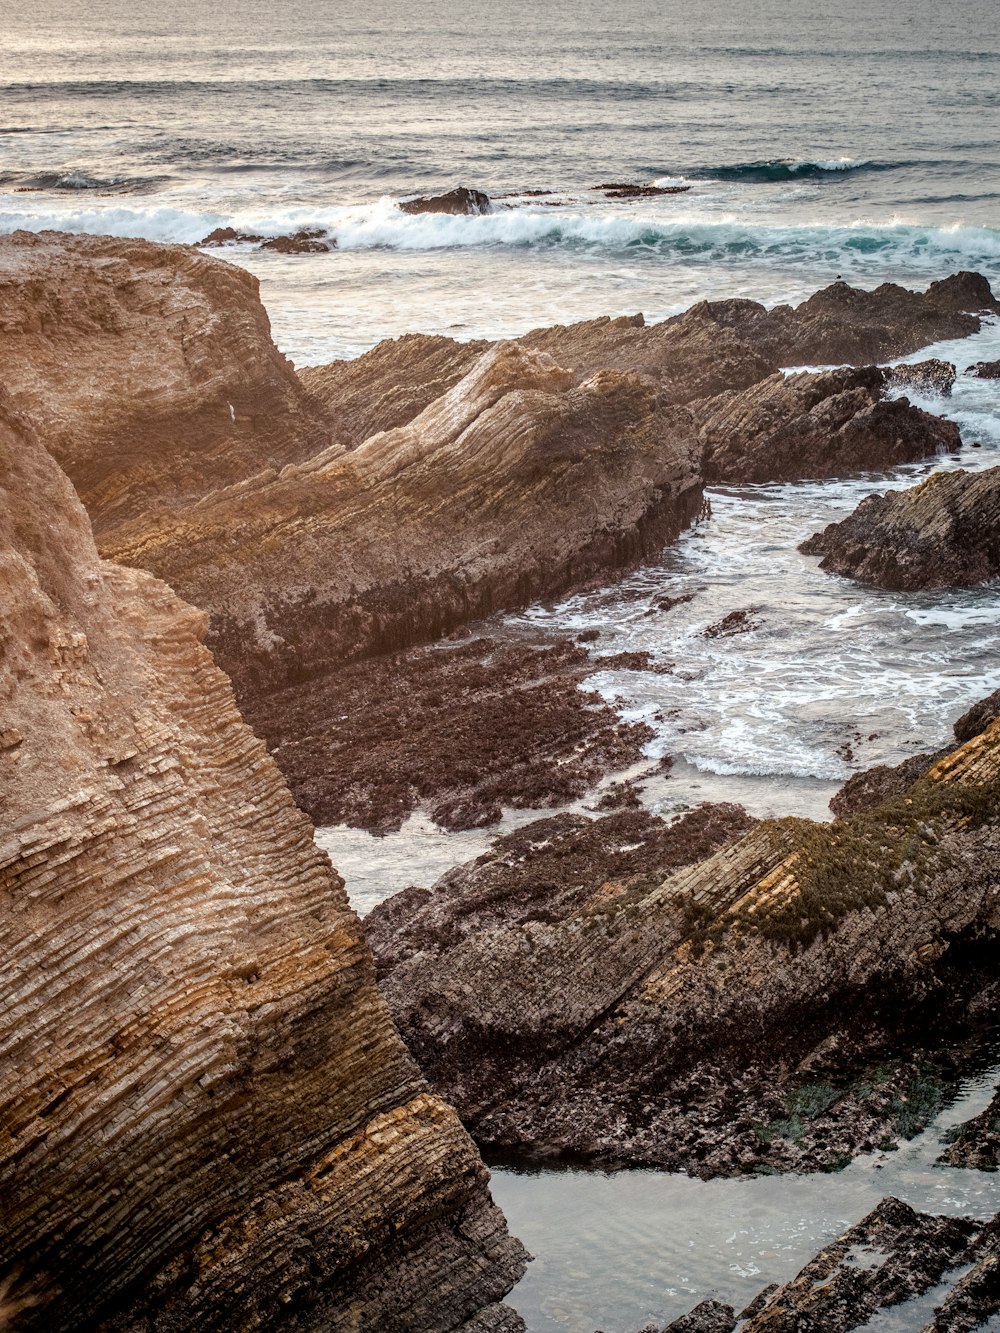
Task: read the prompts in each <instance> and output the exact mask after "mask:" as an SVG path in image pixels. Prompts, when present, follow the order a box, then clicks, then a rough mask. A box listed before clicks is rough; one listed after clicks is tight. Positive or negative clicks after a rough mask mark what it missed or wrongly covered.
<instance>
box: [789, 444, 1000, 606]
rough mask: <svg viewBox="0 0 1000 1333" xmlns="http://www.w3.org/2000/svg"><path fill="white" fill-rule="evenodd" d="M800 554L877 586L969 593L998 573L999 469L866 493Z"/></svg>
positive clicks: (946, 475)
mask: <svg viewBox="0 0 1000 1333" xmlns="http://www.w3.org/2000/svg"><path fill="white" fill-rule="evenodd" d="M799 550H800V551H802V552H804V553H805V554H806V555H819V556H822V557H823V558H822V560H821V561H820V568H821V569H826V570H829V571H830V572H831V573H833V574H844V575H846V576H847V577H848V578H853V579H858V580H859V581H860V582H862V583H871V584H874V585H875V586H876V587H879V588H890V589H894V590H895V589H898V590H912V589H915V588H949V587H958V588H970V587H974V586H975V585H976V584H977V583H985V582H986V581H987V580H988V579H993V578H996V577H997V575H1000V468H990V469H989V470H988V471H986V472H978V473H970V472H965V471H958V472H935V473H933V474H932V475H931V476H929V477H928V478H927V479H926V481H922V482H920V483H919V484H918V485H917V486H911V487H910V488H909V489H908V490H905V491H888V492H886V493H885V494H884V495H869V496H866V497H865V499H864V500H862V501H861V503H860V504H859V505H858V507H857V509H855V511H854V513H853V514H850V515H849V516H848V517H847V518H845V519H843V520H842V521H841V522H839V523H831V524H830V525H829V526H828V527H826V528H824V530H823V531H822V532H817V533H814V534H813V536H812V537H810V538H809V539H808V540H807V541H805V542H803V543H802V545H801V546H800V547H799Z"/></svg>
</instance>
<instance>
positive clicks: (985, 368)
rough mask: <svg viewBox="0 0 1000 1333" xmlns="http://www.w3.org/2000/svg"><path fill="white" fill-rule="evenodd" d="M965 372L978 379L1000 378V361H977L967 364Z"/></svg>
mask: <svg viewBox="0 0 1000 1333" xmlns="http://www.w3.org/2000/svg"><path fill="white" fill-rule="evenodd" d="M965 373H966V374H967V375H972V376H973V378H974V379H977V380H1000V361H977V362H976V364H975V365H974V366H967V367H966V371H965Z"/></svg>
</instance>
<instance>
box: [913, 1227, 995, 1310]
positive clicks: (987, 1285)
mask: <svg viewBox="0 0 1000 1333" xmlns="http://www.w3.org/2000/svg"><path fill="white" fill-rule="evenodd" d="M963 1257H964V1258H965V1259H971V1260H972V1261H973V1266H972V1268H971V1269H970V1270H969V1272H967V1273H965V1274H964V1275H963V1276H961V1277H960V1278H959V1280H958V1281H957V1282H956V1283H955V1285H954V1286H953V1287H952V1288H951V1290H950V1291H949V1292H948V1294H947V1296H945V1298H944V1300H943V1301H942V1302H941V1304H940V1305H939V1306H938V1307H937V1309H936V1310H935V1311H934V1318H933V1319H932V1320H931V1322H930V1323H929V1324H928V1325H927V1327H926V1328H925V1329H923V1330H922V1333H972V1330H973V1329H985V1328H987V1327H992V1326H993V1322H994V1321H995V1318H996V1315H997V1314H998V1312H1000V1217H994V1218H993V1220H992V1221H991V1222H989V1223H988V1224H987V1225H986V1227H984V1229H983V1231H982V1233H981V1234H980V1235H979V1236H978V1237H976V1239H975V1241H974V1242H973V1244H972V1245H970V1247H969V1250H968V1252H967V1254H966V1255H965V1256H963Z"/></svg>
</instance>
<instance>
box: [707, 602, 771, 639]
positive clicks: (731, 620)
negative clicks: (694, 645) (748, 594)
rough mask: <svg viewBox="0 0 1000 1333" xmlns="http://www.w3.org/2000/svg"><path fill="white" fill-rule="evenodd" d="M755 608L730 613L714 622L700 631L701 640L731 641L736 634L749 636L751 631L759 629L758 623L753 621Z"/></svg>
mask: <svg viewBox="0 0 1000 1333" xmlns="http://www.w3.org/2000/svg"><path fill="white" fill-rule="evenodd" d="M755 612H756V607H753V606H751V607H748V608H745V609H744V610H742V611H730V612H729V614H728V615H725V616H723V617H722V619H721V620H716V621H715V622H714V623H713V624H711V625H706V627H705V628H704V629H703V630H702V631H701V636H702V638H703V639H732V638H734V637H735V636H736V635H737V634H749V633H750V631H751V630H755V629H760V621H759V620H754V614H755Z"/></svg>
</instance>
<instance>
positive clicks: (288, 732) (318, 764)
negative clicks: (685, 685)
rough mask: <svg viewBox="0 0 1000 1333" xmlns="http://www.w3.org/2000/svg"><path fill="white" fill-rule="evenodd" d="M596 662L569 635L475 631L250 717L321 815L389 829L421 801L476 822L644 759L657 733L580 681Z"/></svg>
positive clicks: (464, 823) (468, 823)
mask: <svg viewBox="0 0 1000 1333" xmlns="http://www.w3.org/2000/svg"><path fill="white" fill-rule="evenodd" d="M595 669H596V667H595V664H594V663H593V662H592V661H591V659H590V658H589V657H588V655H587V653H586V652H584V650H583V649H582V648H579V647H577V646H576V645H574V644H572V643H570V642H569V641H567V640H565V639H563V640H559V641H557V642H554V643H553V642H549V643H539V644H522V643H506V644H499V643H496V642H495V641H494V640H492V639H472V640H470V641H468V642H463V643H459V644H457V645H452V644H449V645H447V646H441V645H438V646H435V647H433V648H426V647H425V648H415V649H412V650H410V651H409V652H406V653H398V654H391V655H389V656H386V657H379V658H375V659H374V660H373V659H368V660H366V661H363V662H351V663H348V664H347V665H346V666H342V667H339V668H337V669H335V670H333V671H329V672H325V673H324V674H322V675H320V676H317V677H316V678H315V679H314V680H307V681H302V682H300V683H298V684H295V685H290V686H286V687H285V688H284V689H281V690H275V691H272V692H270V693H268V694H266V695H263V696H260V697H254V698H248V699H247V700H245V716H246V718H247V721H248V722H249V723H250V724H251V726H252V727H253V729H254V731H255V732H256V733H257V735H259V736H263V737H264V739H265V740H267V741H268V742H269V743H270V744H271V746H272V748H273V750H274V753H275V757H276V759H277V761H278V763H279V765H280V766H281V770H282V772H283V773H284V775H285V778H286V780H287V781H288V783H289V785H290V786H291V788H292V790H293V791H294V792H295V798H296V800H297V801H298V803H299V805H300V807H301V808H302V809H303V810H305V811H306V813H307V814H308V815H309V816H310V817H311V818H312V820H313V821H314V822H315V823H317V824H340V823H345V824H352V825H354V826H356V827H360V828H366V829H369V830H370V831H371V832H373V833H388V832H390V831H392V830H394V829H398V828H399V827H400V826H401V825H402V823H403V821H404V820H405V819H406V817H407V816H408V815H409V814H410V813H411V811H413V810H414V809H416V808H417V806H423V807H425V808H426V809H427V810H429V811H430V813H431V816H432V818H433V819H434V820H435V821H436V822H437V823H438V824H440V825H441V826H443V827H445V828H451V829H461V828H481V827H484V826H486V825H489V824H493V823H496V822H497V821H498V820H499V819H500V818H501V815H502V807H503V806H509V807H514V808H525V807H527V808H531V809H539V808H545V807H549V806H558V805H565V804H568V803H569V802H571V801H575V800H579V798H580V797H582V796H584V795H585V794H586V793H587V791H589V789H590V788H591V787H592V786H593V785H594V783H595V782H596V781H597V780H598V779H599V778H600V777H601V776H602V775H603V774H604V773H605V772H609V771H614V770H617V769H621V768H626V767H629V766H630V765H632V764H634V763H635V762H636V761H637V760H639V759H641V757H642V747H643V745H644V744H645V743H646V742H647V741H648V740H649V739H650V738H651V737H652V734H653V733H652V731H651V730H650V728H649V727H648V726H646V725H645V724H643V723H629V722H622V721H621V719H620V718H619V716H618V714H617V713H616V712H615V710H614V709H613V708H611V707H610V706H609V705H608V704H606V703H604V702H603V701H602V700H601V698H600V696H599V695H597V694H595V693H594V692H593V691H585V690H582V689H581V688H580V684H581V682H582V681H583V679H584V677H586V676H588V675H590V674H591V673H592V672H593V671H594V670H595Z"/></svg>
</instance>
